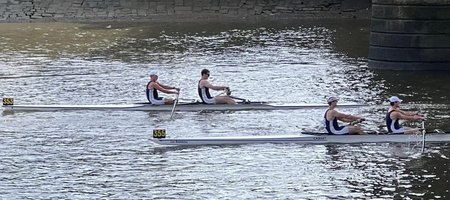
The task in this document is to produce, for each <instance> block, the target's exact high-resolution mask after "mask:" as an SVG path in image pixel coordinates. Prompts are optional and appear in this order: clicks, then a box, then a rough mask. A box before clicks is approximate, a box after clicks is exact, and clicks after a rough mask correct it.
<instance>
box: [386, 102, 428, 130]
mask: <svg viewBox="0 0 450 200" xmlns="http://www.w3.org/2000/svg"><path fill="white" fill-rule="evenodd" d="M402 101H403V100H401V99H400V98H398V97H397V96H392V97H391V98H389V102H390V104H391V107H390V108H389V110H388V112H387V114H386V126H387V129H388V133H390V134H420V129H419V128H410V127H402V126H401V125H400V123H399V122H398V120H400V119H402V120H410V121H419V120H425V117H424V116H423V115H421V114H419V113H417V112H416V113H413V112H406V111H403V110H401V109H400V103H401V102H402Z"/></svg>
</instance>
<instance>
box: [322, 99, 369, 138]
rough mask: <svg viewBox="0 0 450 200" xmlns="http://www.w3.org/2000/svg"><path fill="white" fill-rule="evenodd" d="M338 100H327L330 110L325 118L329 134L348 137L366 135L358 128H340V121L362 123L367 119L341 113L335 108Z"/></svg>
mask: <svg viewBox="0 0 450 200" xmlns="http://www.w3.org/2000/svg"><path fill="white" fill-rule="evenodd" d="M338 100H339V99H338V98H336V97H329V98H328V99H327V102H328V105H329V107H328V109H327V111H326V112H325V115H324V118H325V128H326V129H327V131H328V134H331V135H348V134H365V133H364V131H363V130H362V129H361V128H360V127H357V126H352V125H347V126H339V124H338V120H339V121H343V122H354V121H357V122H362V121H364V120H365V119H364V118H362V117H357V116H353V115H347V114H343V113H340V112H338V111H336V110H334V108H336V106H337V102H338Z"/></svg>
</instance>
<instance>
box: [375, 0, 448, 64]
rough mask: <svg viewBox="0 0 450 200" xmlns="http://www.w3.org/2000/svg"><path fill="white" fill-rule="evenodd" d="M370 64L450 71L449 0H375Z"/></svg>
mask: <svg viewBox="0 0 450 200" xmlns="http://www.w3.org/2000/svg"><path fill="white" fill-rule="evenodd" d="M372 2H373V4H372V21H371V23H372V27H371V34H370V47H369V56H368V58H369V67H371V68H378V69H394V70H450V1H449V0H373V1H372Z"/></svg>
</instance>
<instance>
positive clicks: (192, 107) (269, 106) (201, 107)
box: [2, 102, 365, 112]
mask: <svg viewBox="0 0 450 200" xmlns="http://www.w3.org/2000/svg"><path fill="white" fill-rule="evenodd" d="M361 106H365V105H364V104H342V105H339V107H361ZM2 107H3V109H4V110H10V111H60V110H122V111H169V112H170V111H172V108H173V105H151V104H149V103H135V104H124V105H3V106H2ZM326 107H328V105H327V104H275V103H265V102H251V103H239V104H235V105H228V104H218V105H207V104H202V103H180V104H179V105H177V106H176V107H175V111H233V110H234V111H241V110H292V109H314V108H326Z"/></svg>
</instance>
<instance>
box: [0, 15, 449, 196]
mask: <svg viewBox="0 0 450 200" xmlns="http://www.w3.org/2000/svg"><path fill="white" fill-rule="evenodd" d="M369 24H370V22H368V21H359V20H310V21H286V22H257V23H246V24H244V23H206V22H204V23H200V22H199V23H137V22H136V23H94V24H72V23H48V24H42V23H33V24H0V45H1V47H2V48H1V49H0V86H1V87H0V88H1V89H0V96H2V97H14V100H15V103H16V104H111V103H114V104H124V103H132V102H143V101H146V98H145V90H144V89H145V86H146V84H147V81H148V73H149V72H150V71H151V70H158V71H159V72H160V76H159V81H160V82H162V83H167V84H169V85H175V86H179V87H180V88H181V95H180V98H182V99H186V100H189V99H197V94H196V93H197V90H196V83H197V81H198V80H199V78H200V71H201V70H202V69H203V68H208V69H210V71H211V82H212V83H213V84H217V85H227V86H229V87H231V89H232V90H233V94H234V95H235V96H239V97H244V98H248V99H250V100H254V101H259V100H260V101H270V102H278V103H325V96H330V95H333V96H337V97H339V98H340V99H341V100H340V102H344V103H367V104H370V106H368V107H364V108H347V109H340V111H342V112H344V113H349V114H355V115H361V116H363V117H365V118H367V119H368V121H367V123H366V122H365V123H364V124H361V126H362V127H363V128H364V129H368V130H383V123H384V122H383V118H384V113H385V110H386V109H387V103H386V102H385V100H386V99H387V98H388V97H389V96H391V95H398V96H400V97H401V98H402V99H404V103H405V104H404V107H405V108H406V109H409V110H415V111H421V112H423V113H427V114H428V121H427V122H426V127H427V130H429V131H431V130H434V129H436V128H438V129H443V130H449V129H450V120H449V118H450V115H449V111H450V107H449V106H448V105H450V100H449V96H450V93H449V91H450V84H448V81H449V75H448V74H445V73H440V72H420V73H419V72H396V71H374V70H371V69H368V67H367V58H366V56H367V49H368V38H369ZM323 113H324V110H321V109H311V110H292V111H239V112H177V113H175V116H174V118H175V119H174V120H172V121H170V120H169V117H170V113H154V112H140V111H135V112H126V111H65V112H13V113H11V112H2V115H1V116H0V152H1V153H0V160H1V162H0V198H1V199H98V198H107V199H143V198H145V199H256V198H260V199H327V198H333V199H335V198H339V199H348V198H383V199H384V198H387V199H392V198H399V199H400V198H402V199H403V198H406V199H416V198H424V199H429V198H434V199H448V198H450V194H449V187H448V185H449V178H450V174H449V171H450V170H449V164H450V160H449V156H450V155H449V154H450V146H449V144H445V143H444V144H430V145H428V144H427V145H426V148H425V150H424V152H423V153H421V149H420V146H421V144H404V145H399V144H359V145H298V144H259V145H237V146H233V145H232V146H199V147H189V148H186V147H163V146H158V145H155V144H153V143H151V141H150V138H151V134H152V130H153V129H154V128H165V129H166V130H167V132H168V135H169V136H170V137H191V136H192V137H195V136H238V135H283V134H295V133H298V132H299V131H320V130H323V128H322V127H321V122H322V117H323ZM407 124H408V125H411V126H417V125H418V124H415V123H407Z"/></svg>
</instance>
